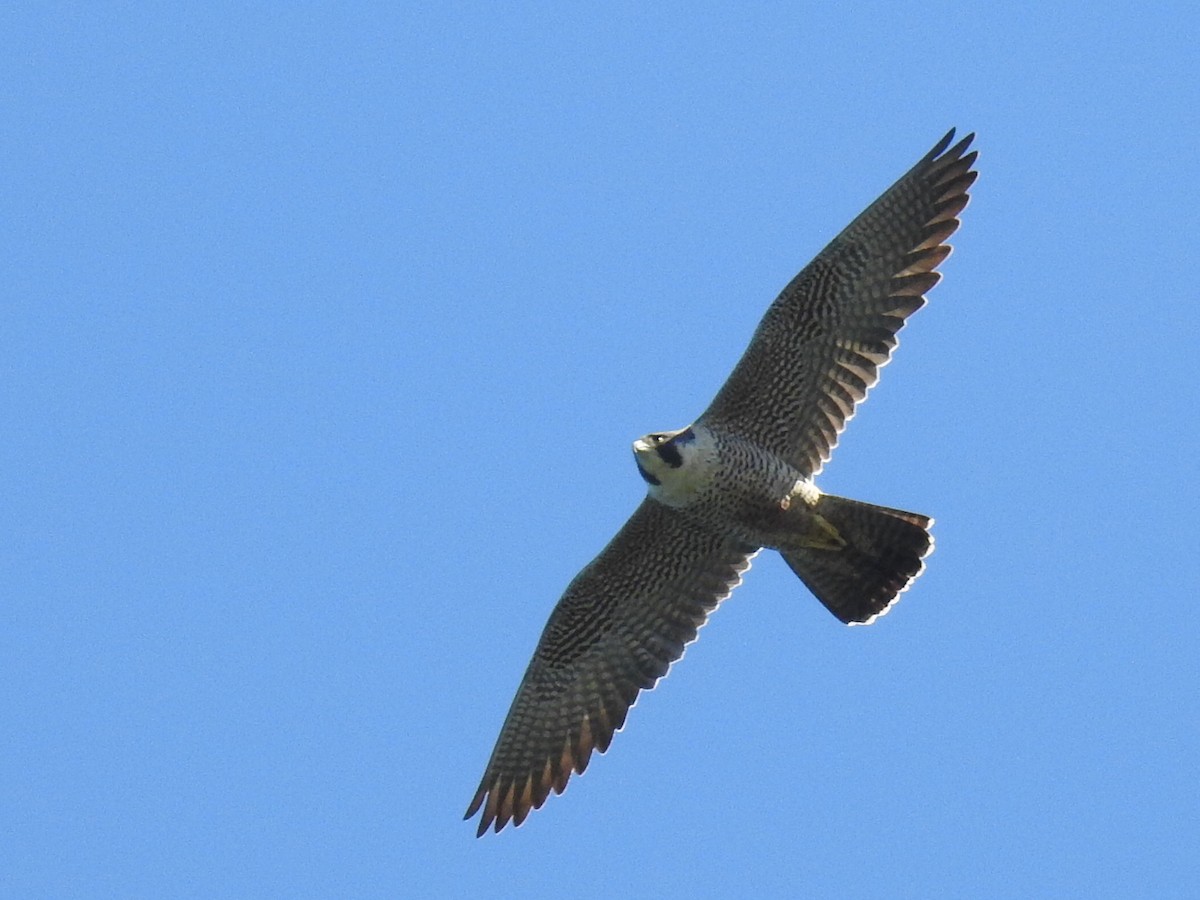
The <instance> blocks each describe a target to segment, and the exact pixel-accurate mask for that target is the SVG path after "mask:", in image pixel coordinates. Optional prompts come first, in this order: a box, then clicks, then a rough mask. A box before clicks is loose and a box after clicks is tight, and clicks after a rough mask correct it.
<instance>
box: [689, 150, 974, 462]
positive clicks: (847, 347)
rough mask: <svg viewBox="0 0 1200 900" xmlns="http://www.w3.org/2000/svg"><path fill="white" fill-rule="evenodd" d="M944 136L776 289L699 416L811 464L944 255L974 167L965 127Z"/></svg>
mask: <svg viewBox="0 0 1200 900" xmlns="http://www.w3.org/2000/svg"><path fill="white" fill-rule="evenodd" d="M953 138H954V130H953V129H951V130H950V132H949V133H948V134H947V135H946V136H945V137H943V138H942V140H941V141H939V142H938V143H937V145H936V146H935V147H934V148H933V149H932V150H930V151H929V153H927V154H926V155H925V156H924V157H923V158H922V159H921V160H920V162H918V163H917V164H916V165H915V166H913V168H912V169H910V170H909V171H908V173H907V174H905V175H904V176H903V177H901V178H900V180H898V181H897V182H896V183H895V184H893V185H892V186H891V187H890V188H888V189H887V190H886V191H885V192H884V193H883V194H882V195H881V196H880V197H879V198H878V199H877V200H876V201H875V202H874V203H872V204H871V205H870V206H869V207H867V209H866V210H864V211H863V212H862V213H861V214H860V215H859V216H858V217H857V218H856V219H855V220H854V221H853V222H851V223H850V225H849V226H847V227H846V228H845V230H843V231H842V232H841V234H839V235H838V236H837V237H835V238H834V239H833V240H832V241H830V243H829V244H828V245H827V246H826V247H825V249H824V250H822V251H821V252H820V253H819V254H818V255H817V257H816V258H815V259H813V261H812V262H810V263H809V264H808V265H807V266H805V267H804V269H803V270H802V271H801V272H800V273H799V274H798V275H797V276H796V277H795V278H794V279H792V281H791V283H790V284H788V286H787V287H786V288H784V289H783V292H782V293H781V294H780V295H779V297H778V298H777V299H776V300H775V302H774V303H772V304H771V307H770V308H769V309H768V310H767V313H766V315H765V316H764V317H763V320H762V322H760V323H759V326H758V329H757V330H756V331H755V333H754V337H753V338H752V339H751V341H750V346H749V347H748V348H747V349H746V352H745V354H743V356H742V358H741V360H740V361H739V362H738V364H737V366H736V367H735V368H734V370H733V372H732V374H731V375H730V376H729V379H728V380H727V381H726V382H725V385H724V386H723V387H722V388H721V390H720V391H719V392H718V393H717V396H716V397H715V398H714V399H713V402H712V404H711V405H710V406H709V408H708V409H707V410H706V411H705V413H704V415H702V416H701V417H700V420H699V421H700V422H702V423H705V424H719V425H725V426H727V427H730V428H731V429H733V430H736V431H738V432H740V433H742V434H744V435H746V436H748V437H750V438H752V439H754V440H756V441H758V442H760V443H761V444H762V445H763V446H765V447H767V448H768V449H771V450H773V451H775V452H776V453H779V454H780V455H781V456H783V457H784V458H785V459H787V460H789V461H790V462H791V463H792V464H793V465H795V466H797V468H799V469H800V470H801V471H802V472H804V473H805V474H806V475H809V476H812V475H815V474H817V473H818V472H819V471H820V470H821V467H822V466H823V465H824V463H825V462H826V461H827V460H828V459H829V456H830V454H831V453H832V451H833V448H834V446H835V445H836V443H837V439H838V435H839V434H840V433H841V431H842V429H843V428H844V427H845V425H846V422H847V421H848V420H849V419H850V418H851V417H852V416H853V415H854V412H855V407H856V406H857V405H858V404H859V403H861V402H862V401H863V400H864V399H866V396H867V392H868V391H869V390H870V389H871V387H872V386H874V384H875V382H877V381H878V380H879V369H880V367H882V366H883V365H884V364H885V363H887V362H888V360H889V359H890V358H891V354H892V351H893V350H894V349H895V347H896V344H897V338H896V333H897V332H898V331H899V330H900V329H901V328H902V327H903V326H904V323H905V320H906V319H907V318H908V316H910V315H911V314H912V313H914V312H915V311H916V310H918V309H920V308H921V306H923V305H924V303H925V297H924V294H925V292H926V291H928V290H929V289H930V288H931V287H933V286H934V285H935V284H936V283H937V282H938V280H939V278H940V277H941V276H940V275H938V273H937V272H936V271H934V270H935V269H936V268H937V266H938V265H939V264H940V263H941V262H942V260H944V259H945V258H946V257H947V256H949V255H950V246H949V245H948V244H945V243H944V241H945V240H946V239H947V238H949V237H950V235H951V234H953V233H954V231H955V230H956V229H957V228H958V224H959V223H958V214H959V213H960V212H962V210H963V208H964V207H965V206H966V205H967V201H968V199H969V197H968V194H967V189H968V188H969V187H970V186H971V184H972V183H973V182H974V181H975V178H976V175H977V174H978V173H976V172H975V171H973V170H972V169H971V166H972V165H973V164H974V162H975V159H976V156H977V153H976V152H974V151H972V152H970V153H968V152H967V148H968V147H969V146H970V144H971V141H972V140H973V139H974V135H973V134H972V135H968V136H967V137H965V138H964V139H963V140H961V141H959V142H958V143H957V144H955V145H954V146H953V147H950V142H951V141H952V140H953ZM947 147H949V149H947Z"/></svg>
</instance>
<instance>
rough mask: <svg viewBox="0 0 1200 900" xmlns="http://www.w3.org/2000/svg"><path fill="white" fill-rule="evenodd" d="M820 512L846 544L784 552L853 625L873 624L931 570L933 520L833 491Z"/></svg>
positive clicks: (798, 571)
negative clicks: (928, 564)
mask: <svg viewBox="0 0 1200 900" xmlns="http://www.w3.org/2000/svg"><path fill="white" fill-rule="evenodd" d="M814 511H815V512H816V513H817V515H819V516H820V517H821V518H823V519H824V520H825V521H826V522H828V523H829V524H830V525H831V526H833V528H834V529H835V530H836V531H837V533H838V535H840V536H841V538H842V539H843V540H844V541H845V545H844V546H842V547H840V548H838V549H815V548H811V547H805V548H799V549H781V550H780V551H779V553H780V555H781V556H782V557H783V559H784V561H785V562H786V563H787V564H788V566H790V567H791V570H792V571H793V572H795V573H796V574H797V575H799V576H800V580H801V581H803V582H804V584H805V585H806V586H807V587H808V589H809V590H810V591H812V592H813V594H814V595H816V598H817V599H818V600H820V601H821V602H822V603H823V604H825V608H826V609H828V610H829V611H830V612H831V613H833V614H834V615H835V616H837V617H838V618H839V619H841V620H842V621H843V622H845V623H846V624H848V625H869V624H870V623H871V622H873V621H875V619H877V618H878V617H879V616H881V615H883V614H884V613H886V612H887V611H888V608H889V607H891V605H892V604H893V603H895V602H896V600H897V599H898V598H899V596H900V593H901V592H902V591H903V590H904V589H905V588H907V587H908V586H909V585H910V584H912V582H913V581H914V580H915V579H916V577H917V576H918V575H920V574H921V571H922V570H923V569H924V568H925V563H924V562H923V560H924V558H925V557H926V556H928V555H929V554H930V553H931V552H932V550H933V536H932V535H930V533H929V530H928V529H929V526H930V525H932V524H933V519H931V518H929V517H928V516H922V515H919V514H917V513H910V512H904V511H902V510H899V509H890V508H888V507H886V506H874V505H872V504H870V503H862V502H860V501H858V500H847V499H846V498H845V497H834V496H831V495H829V494H823V495H821V497H820V499H819V500H818V501H817V505H816V509H815V510H814Z"/></svg>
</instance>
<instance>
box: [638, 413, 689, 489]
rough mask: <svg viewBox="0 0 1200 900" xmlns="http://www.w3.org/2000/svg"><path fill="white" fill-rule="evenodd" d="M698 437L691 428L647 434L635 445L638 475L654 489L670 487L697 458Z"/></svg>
mask: <svg viewBox="0 0 1200 900" xmlns="http://www.w3.org/2000/svg"><path fill="white" fill-rule="evenodd" d="M696 450H697V448H696V433H695V431H693V430H692V428H691V427H690V426H689V427H688V428H681V429H679V430H678V431H667V432H661V433H660V432H656V433H653V434H647V435H645V436H644V437H640V438H638V439H637V440H636V441H634V442H633V457H634V460H635V461H636V462H637V467H638V473H639V474H640V475H641V476H642V478H644V479H645V481H646V483H647V484H649V485H650V486H651V487H652V488H654V487H660V486H662V485H663V483H664V482H667V483H669V482H670V481H672V480H673V479H674V478H676V477H677V476H678V475H679V474H682V470H684V469H686V468H687V466H688V463H689V462H692V461H694V460H695V458H696Z"/></svg>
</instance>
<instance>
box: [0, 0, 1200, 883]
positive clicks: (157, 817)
mask: <svg viewBox="0 0 1200 900" xmlns="http://www.w3.org/2000/svg"><path fill="white" fill-rule="evenodd" d="M1198 33H1200V13H1197V12H1196V11H1195V8H1194V6H1193V5H1192V4H1185V3H1175V4H1159V5H1152V6H1146V5H1141V4H1137V5H1135V4H1121V5H1111V6H1109V7H1106V11H1105V12H1098V11H1095V10H1091V9H1088V8H1086V7H1084V6H1082V5H1080V4H1060V3H1050V4H1023V5H1017V4H1000V5H995V4H972V3H942V2H929V3H922V4H873V3H864V4H840V5H836V6H834V5H822V6H814V5H802V6H794V5H789V4H728V5H713V4H703V3H702V4H674V3H670V4H658V5H655V7H654V9H653V10H652V11H651V10H649V9H647V8H646V7H644V6H642V5H634V4H606V5H603V6H584V5H577V6H575V5H573V6H567V5H560V4H549V3H546V4H513V5H509V6H506V7H505V8H504V9H501V8H500V5H498V4H495V5H494V4H428V5H415V4H399V5H397V4H379V5H373V4H349V5H348V4H298V5H293V6H290V7H287V8H286V9H285V8H284V7H282V6H276V5H260V4H249V5H247V4H223V3H210V4H206V5H203V6H194V7H190V8H176V7H172V6H170V5H151V4H145V5H138V4H20V3H18V4H9V5H6V6H5V9H4V10H3V11H2V12H0V95H2V96H3V110H4V114H3V124H2V126H0V142H2V144H0V160H2V164H0V209H3V211H4V212H3V215H0V246H3V247H4V253H3V254H2V257H3V260H2V261H0V272H2V273H3V278H2V282H0V284H2V285H3V288H2V290H3V295H4V299H3V302H2V303H0V371H2V373H3V375H2V377H0V416H2V418H3V421H4V422H5V423H6V425H7V427H6V428H4V429H3V430H2V431H0V466H2V468H3V472H4V473H5V477H4V478H3V482H2V484H3V487H2V497H3V501H2V506H3V510H4V514H3V516H0V529H2V533H0V547H2V548H3V549H0V718H2V720H3V721H4V722H5V726H4V728H3V737H0V772H2V773H3V775H2V777H0V856H2V857H3V858H4V859H5V860H6V862H5V863H4V865H3V867H2V868H0V893H3V894H5V895H6V896H25V897H34V896H44V897H56V896H114V897H115V896H120V897H131V896H144V897H165V896H195V897H215V896H241V897H251V896H361V897H371V896H397V895H400V896H404V895H408V896H462V895H467V894H475V895H478V894H483V893H487V894H488V895H491V896H515V895H521V896H527V897H537V896H559V895H561V894H562V893H563V892H565V891H571V892H574V893H579V894H582V895H593V896H602V895H606V894H607V895H616V894H621V895H626V896H650V895H655V896H664V897H672V896H679V897H685V896H686V897H704V896H722V895H725V896H734V895H741V896H748V895H750V894H754V895H758V896H795V895H798V894H799V895H810V896H913V897H929V896H1006V895H1009V896H1011V895H1018V894H1021V895H1026V896H1029V895H1061V896H1066V895H1074V896H1093V897H1099V896H1114V897H1118V896H1135V895H1140V896H1169V895H1176V896H1182V895H1184V894H1188V893H1193V892H1195V891H1197V890H1200V864H1198V863H1197V859H1198V856H1197V853H1196V847H1197V846H1198V845H1200V762H1198V751H1200V700H1198V697H1200V691H1198V687H1197V686H1198V682H1200V665H1198V662H1197V652H1196V643H1197V631H1198V626H1200V603H1197V597H1196V593H1197V585H1198V583H1200V561H1198V560H1200V553H1198V552H1197V551H1198V550H1200V541H1198V539H1197V523H1196V522H1197V520H1196V509H1197V500H1198V499H1200V498H1198V496H1197V494H1198V489H1197V483H1198V479H1197V463H1196V457H1197V436H1198V433H1197V424H1196V420H1197V412H1198V411H1200V402H1198V400H1200V397H1198V396H1197V394H1198V391H1197V386H1196V378H1195V368H1196V366H1195V359H1196V352H1197V344H1198V341H1200V328H1198V326H1197V312H1196V310H1197V300H1198V295H1197V281H1196V277H1195V257H1196V249H1195V246H1196V238H1197V234H1200V213H1198V212H1197V210H1200V191H1198V190H1197V179H1196V173H1195V165H1196V154H1197V150H1196V148H1197V146H1198V145H1200V63H1198V62H1197V56H1196V44H1197V35H1198ZM952 125H953V126H957V127H959V129H960V130H961V131H962V132H964V133H965V132H966V131H972V130H973V131H976V132H977V133H978V139H977V147H978V149H979V151H980V161H979V169H980V172H981V175H980V179H979V181H978V183H977V185H976V188H975V190H974V191H973V195H974V199H973V201H972V203H971V205H970V207H969V208H968V209H967V210H966V212H965V213H964V217H963V218H964V222H963V227H962V229H961V230H960V232H959V233H958V235H957V236H956V238H955V240H954V244H955V248H956V249H955V253H954V255H953V256H952V257H951V258H950V259H949V260H948V262H947V263H946V264H945V265H944V267H943V272H944V275H945V278H944V281H943V282H942V284H941V285H939V286H938V287H937V288H936V289H935V290H934V292H933V293H932V295H931V302H930V304H929V305H928V307H927V308H926V309H924V310H922V311H921V312H920V313H919V314H918V315H917V316H916V317H915V318H914V319H913V320H912V321H911V323H910V325H909V327H908V328H907V329H906V330H905V331H904V333H903V336H902V346H901V348H900V350H899V353H898V355H897V358H896V361H895V362H894V363H893V364H892V365H891V366H889V367H888V368H887V369H886V370H885V372H884V376H883V379H882V382H881V384H880V386H879V387H878V388H877V389H876V390H875V391H874V392H873V393H872V396H871V399H870V402H869V403H867V404H866V405H865V406H864V407H863V408H862V410H861V411H860V413H859V415H858V416H857V418H856V419H855V420H854V422H853V423H851V425H850V427H849V429H848V430H847V432H846V434H845V436H844V439H843V441H842V444H841V446H840V447H839V449H838V451H837V453H836V454H835V456H834V458H833V460H832V462H831V463H830V465H829V466H828V467H827V469H826V471H825V473H824V474H823V476H822V478H821V481H820V484H821V486H822V487H823V488H824V489H826V490H828V491H832V492H836V493H841V494H846V495H849V496H853V497H858V498H861V499H864V500H870V501H874V502H876V503H883V504H887V505H891V506H898V507H902V508H907V509H913V510H917V511H920V512H924V513H927V514H930V515H932V516H934V517H935V518H936V519H937V525H936V528H935V534H936V536H937V541H938V548H937V551H936V552H935V554H934V555H933V556H932V557H931V559H930V561H929V568H928V569H927V571H926V573H925V575H924V576H923V577H922V578H921V580H920V581H919V582H918V583H917V584H916V586H915V587H914V588H913V590H911V591H910V592H909V593H907V594H906V595H905V598H904V600H903V602H902V603H900V605H899V606H898V607H897V608H896V609H895V610H894V611H893V612H892V614H891V615H889V616H888V617H886V618H885V619H883V620H881V621H880V622H879V623H878V624H876V625H874V626H872V627H871V628H869V629H862V628H860V629H847V628H845V627H843V626H841V625H839V624H838V623H837V622H836V621H835V620H834V619H833V618H832V617H831V616H830V615H829V614H828V613H827V612H825V610H824V609H822V608H821V607H820V605H819V604H818V603H816V602H815V601H814V600H813V599H812V598H811V596H810V595H808V594H807V592H806V591H805V589H804V588H803V586H802V585H801V584H800V583H799V582H798V581H797V580H796V579H795V578H794V577H793V576H792V575H791V573H790V572H788V571H787V569H786V567H785V566H784V565H783V564H782V562H781V561H780V560H778V559H777V558H773V557H772V558H769V557H768V555H765V554H764V555H763V556H762V557H760V558H759V560H758V561H757V562H756V564H755V566H754V568H753V569H752V571H751V572H750V573H749V575H748V577H747V580H746V583H745V584H744V585H743V587H742V588H741V589H739V590H738V591H737V592H736V593H735V594H734V595H733V597H732V598H731V599H730V600H729V601H728V602H727V603H726V604H724V605H723V606H722V607H721V608H720V609H719V610H718V612H717V613H716V615H715V616H714V617H713V619H712V621H711V622H710V624H709V625H708V626H707V627H706V628H705V629H704V631H703V632H702V635H701V638H700V640H699V641H698V642H697V643H696V644H694V645H693V646H692V647H691V648H690V649H689V651H688V653H687V656H686V658H685V659H684V661H683V662H681V663H680V664H679V665H677V666H676V667H675V668H674V669H673V670H672V672H671V675H670V677H669V678H667V679H666V680H665V681H664V682H662V683H661V684H660V685H659V687H658V689H657V690H656V691H654V692H652V693H650V694H647V695H643V697H642V699H641V700H640V702H639V703H638V705H637V708H636V709H635V710H634V711H633V712H632V713H631V715H630V719H629V723H628V725H627V727H626V729H625V731H624V732H623V733H622V734H620V735H618V737H617V739H616V740H615V741H614V743H613V747H612V749H611V750H610V752H609V753H608V754H607V755H606V756H603V757H596V758H594V759H593V763H592V766H591V768H590V770H589V771H588V773H587V774H586V775H585V776H583V777H582V778H576V779H574V780H573V781H572V783H571V785H570V787H569V788H568V790H567V792H566V794H565V795H564V796H562V797H553V798H551V800H550V801H549V802H548V803H547V805H546V807H545V808H544V809H542V810H541V811H539V812H537V813H535V814H534V815H533V816H532V817H531V818H530V820H529V822H528V823H527V824H526V825H525V826H523V827H522V828H520V829H518V830H516V831H511V830H510V831H506V832H505V833H504V834H502V835H500V836H494V835H489V836H488V837H486V838H484V839H482V840H476V839H475V838H474V829H473V826H472V825H470V824H468V823H465V822H462V821H461V818H460V817H461V815H462V812H463V810H464V809H465V807H466V804H467V802H468V800H469V799H470V797H471V795H472V793H473V791H474V789H475V787H476V784H477V782H478V779H479V776H480V775H481V773H482V769H483V766H484V764H485V762H486V760H487V757H488V754H489V752H490V751H491V747H492V743H493V741H494V739H495V737H496V734H497V731H498V729H499V726H500V724H501V721H502V719H503V717H504V713H505V711H506V710H507V708H508V704H509V702H510V700H511V698H512V694H513V692H514V690H515V688H516V686H517V683H518V681H519V679H520V677H521V674H522V672H523V671H524V667H525V665H526V663H527V661H528V659H529V655H530V653H531V651H532V649H533V646H534V644H535V642H536V640H537V637H538V634H539V632H540V629H541V627H542V625H543V624H544V622H545V619H546V617H547V615H548V614H549V612H550V609H551V608H552V606H553V604H554V602H555V601H556V599H557V598H558V596H559V594H560V593H561V591H562V589H563V588H564V587H565V585H566V583H567V582H568V581H569V580H570V578H571V577H572V576H573V575H574V574H575V572H576V571H578V569H579V568H580V567H581V566H582V565H583V564H585V563H586V562H587V561H588V560H589V559H590V558H591V557H592V556H593V555H594V554H595V553H596V552H597V551H598V550H599V549H600V548H601V547H602V546H603V545H604V543H605V542H606V541H607V540H608V539H609V538H610V537H611V535H612V534H613V533H614V532H615V531H616V529H617V528H618V527H619V526H620V525H621V523H622V522H623V521H624V520H625V517H626V516H627V515H628V514H629V512H630V511H632V509H633V508H634V507H635V505H636V504H637V502H638V501H639V498H640V497H641V495H642V493H643V485H642V483H641V481H640V480H639V479H638V477H637V474H636V472H635V469H634V466H633V463H632V459H631V456H630V452H629V443H630V441H631V440H632V439H633V438H635V437H637V436H638V435H640V434H642V433H644V432H647V431H650V430H663V429H671V428H677V427H680V426H682V425H684V424H686V423H687V422H689V421H690V420H691V418H693V417H694V416H695V415H697V414H698V413H699V412H700V411H701V410H702V409H703V408H704V406H705V405H706V404H707V402H708V400H709V398H710V397H711V396H712V394H713V392H714V391H715V390H716V389H717V388H718V387H719V386H720V384H721V382H722V381H723V379H724V378H725V376H726V374H727V373H728V371H729V370H730V368H731V366H732V365H733V363H734V362H735V361H736V359H737V357H738V356H739V355H740V353H741V351H742V349H743V348H744V346H745V343H746V341H747V340H748V339H749V336H750V334H751V332H752V331H753V328H754V326H755V324H756V323H757V321H758V319H759V317H760V316H761V315H762V313H763V311H764V310H765V309H766V306H767V304H768V303H769V302H770V300H771V299H772V298H773V297H774V296H775V294H776V292H777V291H778V290H779V289H780V288H781V287H782V286H783V285H784V284H785V283H786V282H787V281H788V280H789V279H790V278H791V276H792V275H793V274H794V273H795V272H796V271H797V270H798V269H799V268H800V267H801V266H802V265H803V264H804V263H806V262H807V261H808V260H809V259H810V257H811V256H812V255H813V254H814V253H815V252H816V251H817V250H819V249H820V248H821V246H823V244H824V243H825V242H826V241H827V240H828V239H829V238H830V237H832V236H833V235H834V234H835V233H836V232H837V231H839V230H840V229H841V228H842V226H844V225H845V224H846V223H847V222H848V221H849V220H850V219H851V218H852V217H853V216H854V215H855V214H856V213H857V212H858V211H859V210H860V209H861V208H862V207H863V206H865V205H866V204H867V203H868V202H869V201H870V200H872V199H874V197H875V196H876V195H877V194H878V193H879V192H880V191H882V190H883V189H884V188H885V187H886V186H887V185H888V184H890V183H891V182H892V181H893V180H894V179H895V178H896V177H898V176H899V175H900V174H901V173H902V172H904V171H905V170H906V169H907V168H908V167H909V166H910V165H911V164H912V163H913V162H915V161H916V160H917V159H918V158H919V157H920V156H921V155H922V154H923V153H924V152H925V151H926V150H927V149H928V148H929V147H930V146H931V145H932V144H933V143H934V142H935V141H936V140H937V139H938V138H939V137H940V136H941V135H942V134H943V133H944V132H945V131H946V129H947V128H948V127H950V126H952Z"/></svg>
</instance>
